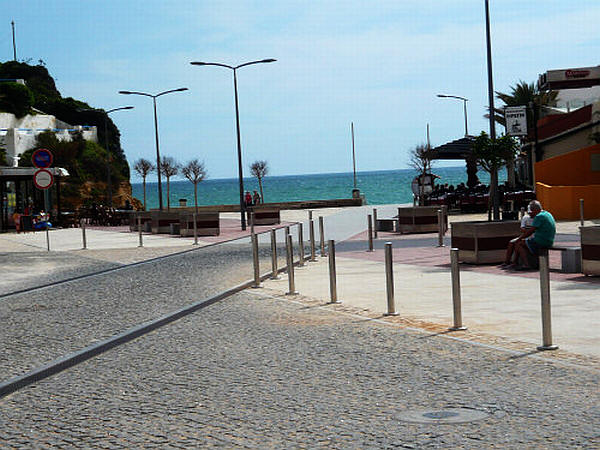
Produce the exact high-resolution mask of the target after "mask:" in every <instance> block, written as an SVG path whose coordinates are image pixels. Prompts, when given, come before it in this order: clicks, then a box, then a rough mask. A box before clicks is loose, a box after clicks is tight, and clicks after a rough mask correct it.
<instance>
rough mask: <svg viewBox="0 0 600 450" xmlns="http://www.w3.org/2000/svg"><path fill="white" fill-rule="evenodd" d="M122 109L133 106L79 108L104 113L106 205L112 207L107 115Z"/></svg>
mask: <svg viewBox="0 0 600 450" xmlns="http://www.w3.org/2000/svg"><path fill="white" fill-rule="evenodd" d="M124 109H133V106H121V107H120V108H113V109H109V110H108V111H105V110H103V109H95V108H86V109H80V110H79V111H81V112H103V113H104V114H105V115H104V148H105V149H106V158H107V161H106V178H107V179H106V182H107V183H106V184H107V187H108V206H109V207H110V208H112V206H113V195H112V182H111V168H110V162H111V158H110V150H109V149H108V115H109V114H110V113H113V112H115V111H122V110H124Z"/></svg>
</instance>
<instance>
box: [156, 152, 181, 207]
mask: <svg viewBox="0 0 600 450" xmlns="http://www.w3.org/2000/svg"><path fill="white" fill-rule="evenodd" d="M160 173H162V174H163V175H164V176H165V178H166V179H167V211H169V210H170V209H171V202H170V196H171V195H170V193H171V192H170V180H171V177H174V176H175V175H177V174H178V173H179V163H178V162H177V161H175V159H174V158H172V157H171V156H165V157H164V158H162V159H161V160H160Z"/></svg>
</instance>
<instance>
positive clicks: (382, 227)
mask: <svg viewBox="0 0 600 450" xmlns="http://www.w3.org/2000/svg"><path fill="white" fill-rule="evenodd" d="M375 229H376V230H377V231H398V219H395V218H393V219H377V222H376V223H375Z"/></svg>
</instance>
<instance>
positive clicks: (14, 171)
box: [0, 167, 69, 179]
mask: <svg viewBox="0 0 600 450" xmlns="http://www.w3.org/2000/svg"><path fill="white" fill-rule="evenodd" d="M38 170H40V169H37V168H36V167H0V178H11V179H14V178H33V174H34V173H36V172H37V171H38ZM46 170H48V171H50V173H52V175H54V176H55V177H68V176H69V172H68V171H67V169H63V168H62V167H50V168H48V169H46Z"/></svg>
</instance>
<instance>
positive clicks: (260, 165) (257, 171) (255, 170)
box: [250, 161, 269, 203]
mask: <svg viewBox="0 0 600 450" xmlns="http://www.w3.org/2000/svg"><path fill="white" fill-rule="evenodd" d="M250 172H251V173H252V176H254V177H256V178H257V179H258V188H259V189H260V202H261V203H264V202H265V196H264V194H263V186H262V180H263V178H264V177H266V176H267V175H268V174H269V165H268V164H267V161H254V162H253V163H252V164H250Z"/></svg>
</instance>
